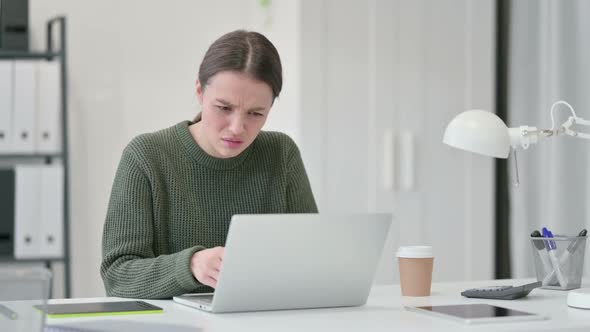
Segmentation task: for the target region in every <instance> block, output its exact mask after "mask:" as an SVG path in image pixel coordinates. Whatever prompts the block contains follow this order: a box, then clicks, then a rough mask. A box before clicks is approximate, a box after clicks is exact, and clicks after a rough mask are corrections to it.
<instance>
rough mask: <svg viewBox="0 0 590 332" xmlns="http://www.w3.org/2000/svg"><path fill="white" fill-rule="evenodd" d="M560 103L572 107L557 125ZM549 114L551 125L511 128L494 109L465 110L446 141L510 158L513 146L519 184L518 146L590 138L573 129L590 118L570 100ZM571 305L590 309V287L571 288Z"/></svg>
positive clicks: (464, 147)
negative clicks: (564, 137)
mask: <svg viewBox="0 0 590 332" xmlns="http://www.w3.org/2000/svg"><path fill="white" fill-rule="evenodd" d="M559 105H564V106H566V107H567V108H569V110H570V112H571V114H572V115H571V116H570V117H569V118H568V119H567V120H566V121H565V122H564V123H562V124H561V126H559V127H556V126H555V119H554V111H555V110H556V109H557V106H559ZM550 115H551V129H538V128H537V127H529V126H520V127H516V128H508V127H507V126H506V124H505V123H504V121H502V120H501V119H500V118H499V117H498V116H497V115H496V114H494V113H491V112H487V111H482V110H469V111H465V112H463V113H461V114H459V115H457V116H456V117H455V118H454V119H453V120H451V122H449V125H448V126H447V129H446V130H445V134H444V137H443V143H445V144H447V145H449V146H452V147H455V148H458V149H461V150H466V151H470V152H474V153H479V154H482V155H485V156H490V157H496V158H503V159H506V158H508V156H509V154H510V150H511V148H512V151H513V153H514V165H515V167H516V184H517V185H518V182H519V181H518V162H517V159H516V150H517V148H518V147H521V148H523V149H525V150H526V149H528V148H529V146H530V145H531V144H536V143H537V142H538V141H539V140H540V139H543V138H549V137H553V136H559V135H568V136H572V137H579V138H584V139H590V134H586V133H581V132H578V131H576V130H574V129H572V127H573V126H574V125H582V126H590V121H588V120H584V119H582V118H580V117H578V116H577V115H576V112H575V111H574V108H573V107H572V106H571V105H570V104H568V103H567V102H565V101H562V100H560V101H558V102H555V103H554V104H553V105H552V106H551V111H550ZM568 305H569V306H573V307H577V308H584V309H590V288H580V289H577V290H573V291H570V292H569V293H568Z"/></svg>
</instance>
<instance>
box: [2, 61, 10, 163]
mask: <svg viewBox="0 0 590 332" xmlns="http://www.w3.org/2000/svg"><path fill="white" fill-rule="evenodd" d="M12 81H13V61H12V60H0V154H6V153H10V150H11V148H12V146H11V141H12V130H11V129H12V96H13V90H12V87H13V85H12Z"/></svg>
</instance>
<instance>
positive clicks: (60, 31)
mask: <svg viewBox="0 0 590 332" xmlns="http://www.w3.org/2000/svg"><path fill="white" fill-rule="evenodd" d="M46 28H47V31H46V33H47V35H46V42H47V46H46V51H45V52H27V51H2V50H0V59H4V60H6V59H13V60H16V59H33V60H34V59H39V60H42V59H45V60H53V59H57V60H58V61H59V63H60V79H61V89H60V91H61V96H60V102H61V114H60V115H61V135H62V136H61V137H62V142H61V143H62V146H61V153H57V154H44V153H33V154H0V160H2V159H6V160H10V159H19V160H23V159H26V160H35V159H38V160H42V161H43V162H44V163H46V164H51V163H52V162H53V161H55V160H59V159H61V161H62V164H63V168H64V188H63V190H64V197H63V218H64V220H63V226H64V227H63V231H64V234H63V236H64V237H63V241H64V243H63V246H64V247H63V249H64V252H63V257H62V258H52V259H18V260H17V259H15V258H14V257H0V263H7V262H10V263H15V262H25V263H38V262H43V263H45V264H46V265H47V266H49V267H51V264H52V263H53V262H63V264H64V292H65V297H66V298H69V297H70V296H71V263H70V262H71V261H70V244H69V242H70V241H69V239H70V236H69V233H70V228H69V224H70V209H69V173H70V172H69V154H68V112H67V111H68V104H67V100H68V98H67V91H68V90H67V75H66V73H67V61H66V60H67V57H66V18H65V17H64V16H58V17H55V18H52V19H50V20H49V21H47V26H46ZM54 29H56V30H54ZM54 31H55V32H56V34H57V35H58V36H59V37H58V38H59V49H57V47H56V43H55V40H54Z"/></svg>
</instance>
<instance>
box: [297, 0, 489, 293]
mask: <svg viewBox="0 0 590 332" xmlns="http://www.w3.org/2000/svg"><path fill="white" fill-rule="evenodd" d="M494 17H495V16H494V1H491V0H489V1H477V2H476V1H470V0H444V1H443V0H395V1H391V0H369V1H337V0H323V1H311V0H309V1H306V0H304V1H302V9H301V18H302V22H304V23H302V24H301V26H302V27H301V30H302V35H301V36H302V38H301V45H302V47H301V54H302V56H301V59H302V64H301V69H302V76H301V83H302V91H301V95H302V97H303V98H302V103H303V105H302V109H301V112H302V115H301V124H302V130H303V132H304V133H305V135H303V136H302V142H303V146H304V148H305V147H311V146H312V147H313V150H304V151H303V152H304V158H306V160H307V161H308V168H309V173H310V177H311V180H312V183H313V184H315V187H314V190H315V193H316V196H317V198H318V201H319V203H320V204H319V206H320V210H321V211H324V212H332V211H369V212H375V211H378V212H393V214H394V225H393V227H392V230H391V231H390V234H389V241H388V242H387V244H386V247H385V250H384V253H383V257H382V260H381V265H380V267H379V271H378V275H377V278H376V281H377V282H392V281H396V279H397V272H396V271H397V270H396V264H395V258H394V252H395V250H396V247H397V246H398V245H400V244H404V245H411V244H429V245H433V246H434V247H435V250H436V255H437V257H436V260H435V261H436V267H435V269H434V278H435V280H439V281H441V280H468V279H491V278H493V238H494V236H493V207H494V205H493V192H494V191H493V179H494V177H493V160H492V159H491V158H485V157H481V156H477V155H474V154H470V153H465V152H463V151H459V150H455V149H452V148H449V147H448V146H445V145H444V144H442V137H443V133H444V129H445V128H446V125H447V124H448V122H449V121H450V120H451V119H452V118H453V117H454V116H455V115H457V114H458V113H460V112H462V111H463V110H466V109H472V108H479V109H487V110H490V111H493V110H494V102H493V100H494V85H493V84H494V57H493V54H494V53H493V52H494V48H493V46H494Z"/></svg>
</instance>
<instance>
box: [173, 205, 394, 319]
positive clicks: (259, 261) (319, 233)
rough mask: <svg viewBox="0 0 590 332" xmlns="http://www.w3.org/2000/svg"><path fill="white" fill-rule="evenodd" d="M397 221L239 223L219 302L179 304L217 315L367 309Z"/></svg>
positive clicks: (239, 218) (229, 244) (302, 217)
mask: <svg viewBox="0 0 590 332" xmlns="http://www.w3.org/2000/svg"><path fill="white" fill-rule="evenodd" d="M391 219H392V216H391V214H347V215H327V214H274V215H273V214H266V215H235V216H233V218H232V220H231V225H230V229H229V233H228V236H227V241H226V247H225V253H224V258H223V263H222V267H221V273H220V275H219V279H218V282H217V289H216V290H215V293H214V294H185V295H182V296H176V297H174V301H175V302H177V303H180V304H183V305H187V306H191V307H194V308H198V309H201V310H205V311H210V312H239V311H258V310H281V309H302V308H322V307H342V306H358V305H363V304H364V303H365V302H366V301H367V298H368V296H369V292H370V290H371V285H372V283H373V278H374V275H375V272H376V269H377V264H378V262H379V258H380V256H381V251H382V249H383V246H384V244H385V239H386V237H387V234H388V230H389V227H390V224H391Z"/></svg>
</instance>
